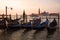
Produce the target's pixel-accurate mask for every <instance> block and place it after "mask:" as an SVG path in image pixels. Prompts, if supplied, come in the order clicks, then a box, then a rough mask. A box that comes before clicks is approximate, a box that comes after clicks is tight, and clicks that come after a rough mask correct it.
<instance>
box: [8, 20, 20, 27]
mask: <svg viewBox="0 0 60 40" xmlns="http://www.w3.org/2000/svg"><path fill="white" fill-rule="evenodd" d="M20 26H21V25H20V24H19V22H18V21H16V20H11V21H10V22H9V23H8V28H20Z"/></svg>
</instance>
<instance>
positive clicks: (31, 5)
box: [0, 0, 60, 15]
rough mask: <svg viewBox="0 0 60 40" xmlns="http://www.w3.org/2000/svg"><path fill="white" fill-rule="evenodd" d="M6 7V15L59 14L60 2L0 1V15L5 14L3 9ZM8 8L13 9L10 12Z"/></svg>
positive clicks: (41, 0)
mask: <svg viewBox="0 0 60 40" xmlns="http://www.w3.org/2000/svg"><path fill="white" fill-rule="evenodd" d="M6 6H7V7H8V14H16V13H17V14H22V13H23V10H25V12H26V14H27V15H28V14H32V13H36V14H37V13H38V9H39V8H40V10H41V12H43V11H47V12H60V0H0V14H3V13H4V14H5V7H6ZM10 8H13V9H12V10H11V9H10Z"/></svg>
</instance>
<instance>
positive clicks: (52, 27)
mask: <svg viewBox="0 0 60 40" xmlns="http://www.w3.org/2000/svg"><path fill="white" fill-rule="evenodd" d="M56 28H57V21H56V19H55V18H54V20H53V21H52V22H51V23H50V24H49V27H48V28H47V31H48V33H49V34H53V33H54V32H55V31H56Z"/></svg>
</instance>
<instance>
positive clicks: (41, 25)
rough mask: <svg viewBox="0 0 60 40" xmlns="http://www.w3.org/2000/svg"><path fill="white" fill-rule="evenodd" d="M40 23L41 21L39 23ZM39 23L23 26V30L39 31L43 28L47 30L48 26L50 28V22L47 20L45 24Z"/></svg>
mask: <svg viewBox="0 0 60 40" xmlns="http://www.w3.org/2000/svg"><path fill="white" fill-rule="evenodd" d="M38 22H39V21H38ZM38 22H35V23H36V25H35V24H31V23H27V24H24V25H23V28H25V29H33V30H38V29H42V28H45V27H46V26H48V22H49V21H48V20H46V21H45V22H43V23H40V22H39V23H38Z"/></svg>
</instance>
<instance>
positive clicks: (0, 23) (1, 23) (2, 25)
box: [0, 20, 6, 29]
mask: <svg viewBox="0 0 60 40" xmlns="http://www.w3.org/2000/svg"><path fill="white" fill-rule="evenodd" d="M5 28H6V24H5V21H4V20H0V29H5Z"/></svg>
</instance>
